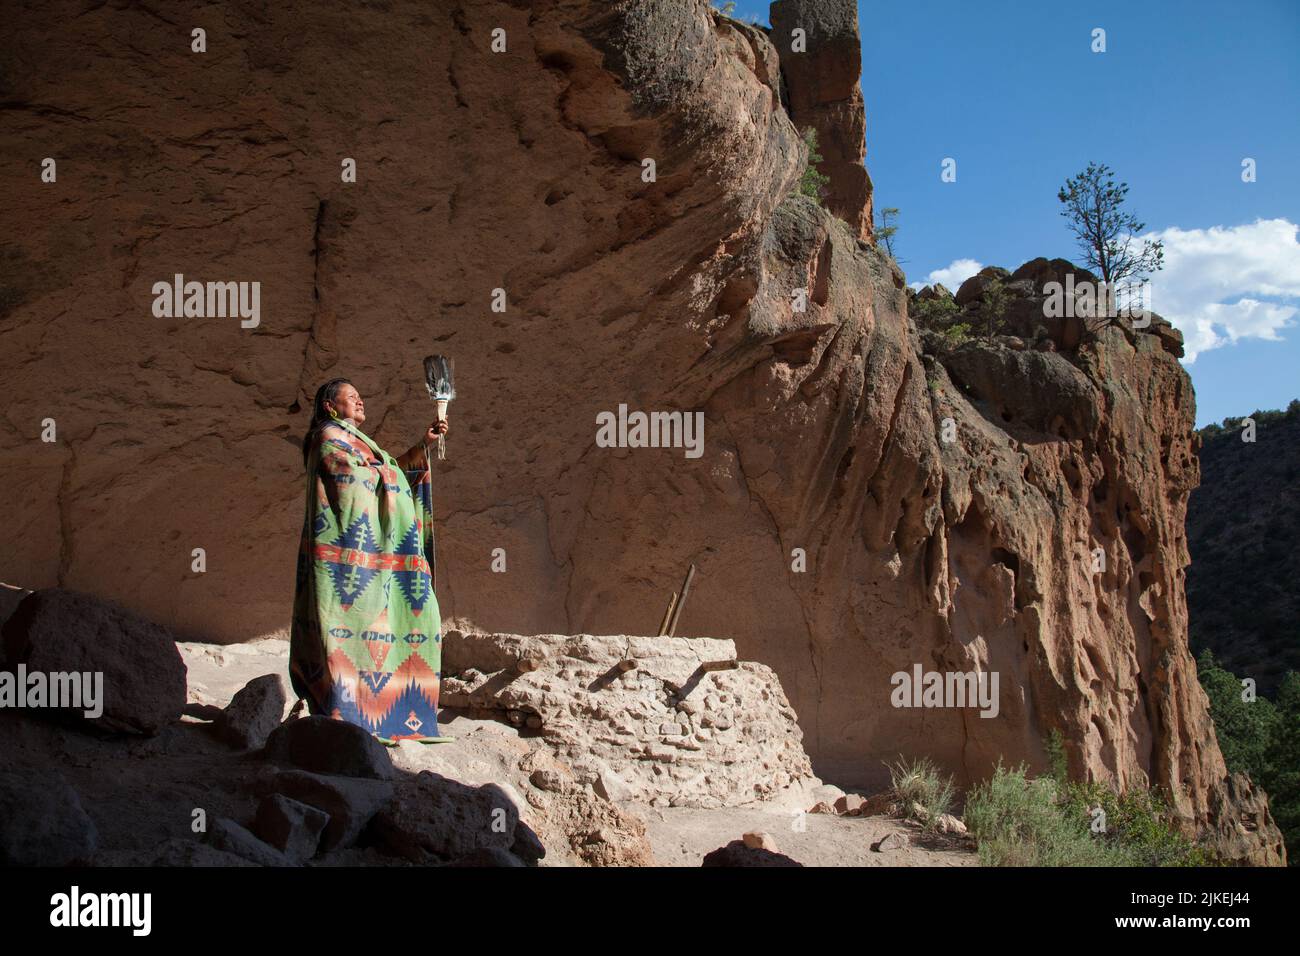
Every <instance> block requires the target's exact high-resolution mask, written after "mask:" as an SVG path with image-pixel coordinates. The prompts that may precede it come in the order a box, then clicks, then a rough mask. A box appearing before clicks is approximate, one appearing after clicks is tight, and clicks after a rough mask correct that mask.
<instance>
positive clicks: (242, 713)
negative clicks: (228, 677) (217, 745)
mask: <svg viewBox="0 0 1300 956" xmlns="http://www.w3.org/2000/svg"><path fill="white" fill-rule="evenodd" d="M286 702H287V698H286V695H285V691H284V679H283V678H282V677H281V676H280V675H279V674H264V675H263V676H261V677H255V678H253V679H252V680H251V681H249V682H248V683H247V684H245V685H244V687H243V689H242V690H240V691H239V692H238V693H236V694H235V696H234V697H233V698H231V700H230V703H229V704H228V705H227V706H226V709H225V710H223V711H222V712H221V716H220V717H218V718H217V719H216V721H215V722H214V724H213V730H214V731H215V732H216V734H217V736H218V737H220V738H221V739H222V740H224V741H225V742H226V743H228V744H230V746H232V747H237V748H239V749H240V750H257V749H259V748H261V747H262V746H264V745H265V744H266V738H267V737H268V736H269V735H270V733H271V731H273V730H275V728H276V727H278V726H279V725H280V721H281V720H283V719H284V706H285V703H286Z"/></svg>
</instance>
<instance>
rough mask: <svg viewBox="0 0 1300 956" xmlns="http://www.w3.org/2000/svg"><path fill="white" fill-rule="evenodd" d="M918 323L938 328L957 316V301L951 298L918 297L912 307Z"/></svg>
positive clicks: (928, 327) (913, 316)
mask: <svg viewBox="0 0 1300 956" xmlns="http://www.w3.org/2000/svg"><path fill="white" fill-rule="evenodd" d="M910 311H911V313H912V318H914V319H915V320H916V323H917V325H921V326H924V327H925V328H927V329H937V328H940V327H941V326H944V325H947V324H948V323H949V322H951V321H952V320H953V319H954V318H955V317H956V316H957V312H958V309H957V303H956V302H955V301H954V300H953V299H951V298H937V299H917V300H915V301H914V302H913V303H912V305H911V309H910Z"/></svg>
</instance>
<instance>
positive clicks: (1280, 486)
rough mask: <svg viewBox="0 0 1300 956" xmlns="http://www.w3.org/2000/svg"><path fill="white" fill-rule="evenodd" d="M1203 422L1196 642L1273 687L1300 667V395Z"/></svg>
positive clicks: (1193, 616) (1190, 525)
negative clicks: (1251, 429) (1249, 429)
mask: <svg viewBox="0 0 1300 956" xmlns="http://www.w3.org/2000/svg"><path fill="white" fill-rule="evenodd" d="M1250 418H1252V419H1254V421H1255V426H1256V435H1255V439H1256V440H1255V442H1254V443H1250V442H1243V441H1242V440H1241V435H1242V426H1241V422H1242V419H1233V418H1229V419H1224V422H1223V424H1222V425H1209V426H1207V427H1206V428H1203V429H1201V433H1200V434H1201V437H1202V439H1203V441H1204V444H1203V445H1202V447H1201V487H1200V488H1198V489H1197V490H1196V491H1194V492H1192V497H1191V502H1190V503H1189V505H1188V509H1187V538H1188V545H1189V548H1190V550H1191V555H1192V564H1191V567H1189V568H1188V569H1187V604H1188V618H1189V628H1190V632H1191V644H1192V651H1193V653H1195V654H1199V653H1200V652H1201V651H1203V650H1205V649H1207V648H1208V649H1209V650H1211V651H1213V652H1214V656H1215V658H1216V659H1217V660H1218V662H1219V663H1220V664H1221V665H1222V666H1223V667H1224V668H1225V669H1227V670H1229V671H1231V672H1233V673H1234V674H1236V675H1238V676H1239V677H1253V678H1254V679H1255V682H1256V683H1257V685H1258V686H1259V688H1260V690H1262V691H1263V692H1265V693H1267V694H1268V695H1270V696H1272V694H1273V693H1274V692H1275V690H1276V689H1277V686H1278V684H1279V683H1280V682H1281V680H1282V677H1283V675H1284V674H1285V673H1286V672H1287V671H1289V670H1295V671H1300V568H1298V564H1297V561H1298V560H1300V559H1298V558H1297V555H1296V548H1297V543H1298V542H1300V400H1296V401H1293V402H1291V404H1290V405H1289V406H1287V410H1286V411H1285V412H1279V411H1269V412H1259V411H1257V412H1255V413H1254V414H1253V415H1251V416H1250Z"/></svg>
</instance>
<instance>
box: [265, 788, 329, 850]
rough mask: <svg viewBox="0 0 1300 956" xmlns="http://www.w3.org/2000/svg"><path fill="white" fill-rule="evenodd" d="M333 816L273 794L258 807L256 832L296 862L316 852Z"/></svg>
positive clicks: (289, 798)
mask: <svg viewBox="0 0 1300 956" xmlns="http://www.w3.org/2000/svg"><path fill="white" fill-rule="evenodd" d="M329 820H330V815H329V814H328V813H326V812H325V811H324V810H321V809H319V808H318V807H313V806H311V805H310V804H306V803H302V802H301V801H298V800H294V799H293V798H292V797H286V796H285V795H284V794H282V793H273V794H271V795H270V796H267V797H265V798H263V800H262V802H261V803H260V804H258V807H257V817H256V819H255V820H254V821H253V831H254V833H256V834H257V836H258V837H260V838H261V839H262V840H264V841H265V842H266V843H268V844H270V845H271V846H273V847H275V849H277V850H279V851H280V852H281V853H283V854H284V855H285V856H286V857H287V858H288V859H289V860H290V861H292V862H293V863H303V862H305V861H307V860H310V859H311V858H312V857H313V856H315V855H316V851H317V849H318V848H319V847H320V838H321V834H322V833H324V832H325V827H326V825H327V824H328V823H329Z"/></svg>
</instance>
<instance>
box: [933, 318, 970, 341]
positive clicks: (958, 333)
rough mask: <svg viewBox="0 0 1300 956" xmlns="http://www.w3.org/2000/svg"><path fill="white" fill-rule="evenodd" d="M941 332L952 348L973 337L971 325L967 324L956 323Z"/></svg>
mask: <svg viewBox="0 0 1300 956" xmlns="http://www.w3.org/2000/svg"><path fill="white" fill-rule="evenodd" d="M940 331H941V333H942V335H943V337H944V338H945V339H947V341H948V344H949V345H951V346H957V345H961V344H962V343H963V342H965V341H967V340H968V339H969V338H970V337H971V333H970V325H969V324H968V323H966V322H954V323H953V324H952V325H950V326H948V327H947V328H946V329H941V330H940Z"/></svg>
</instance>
